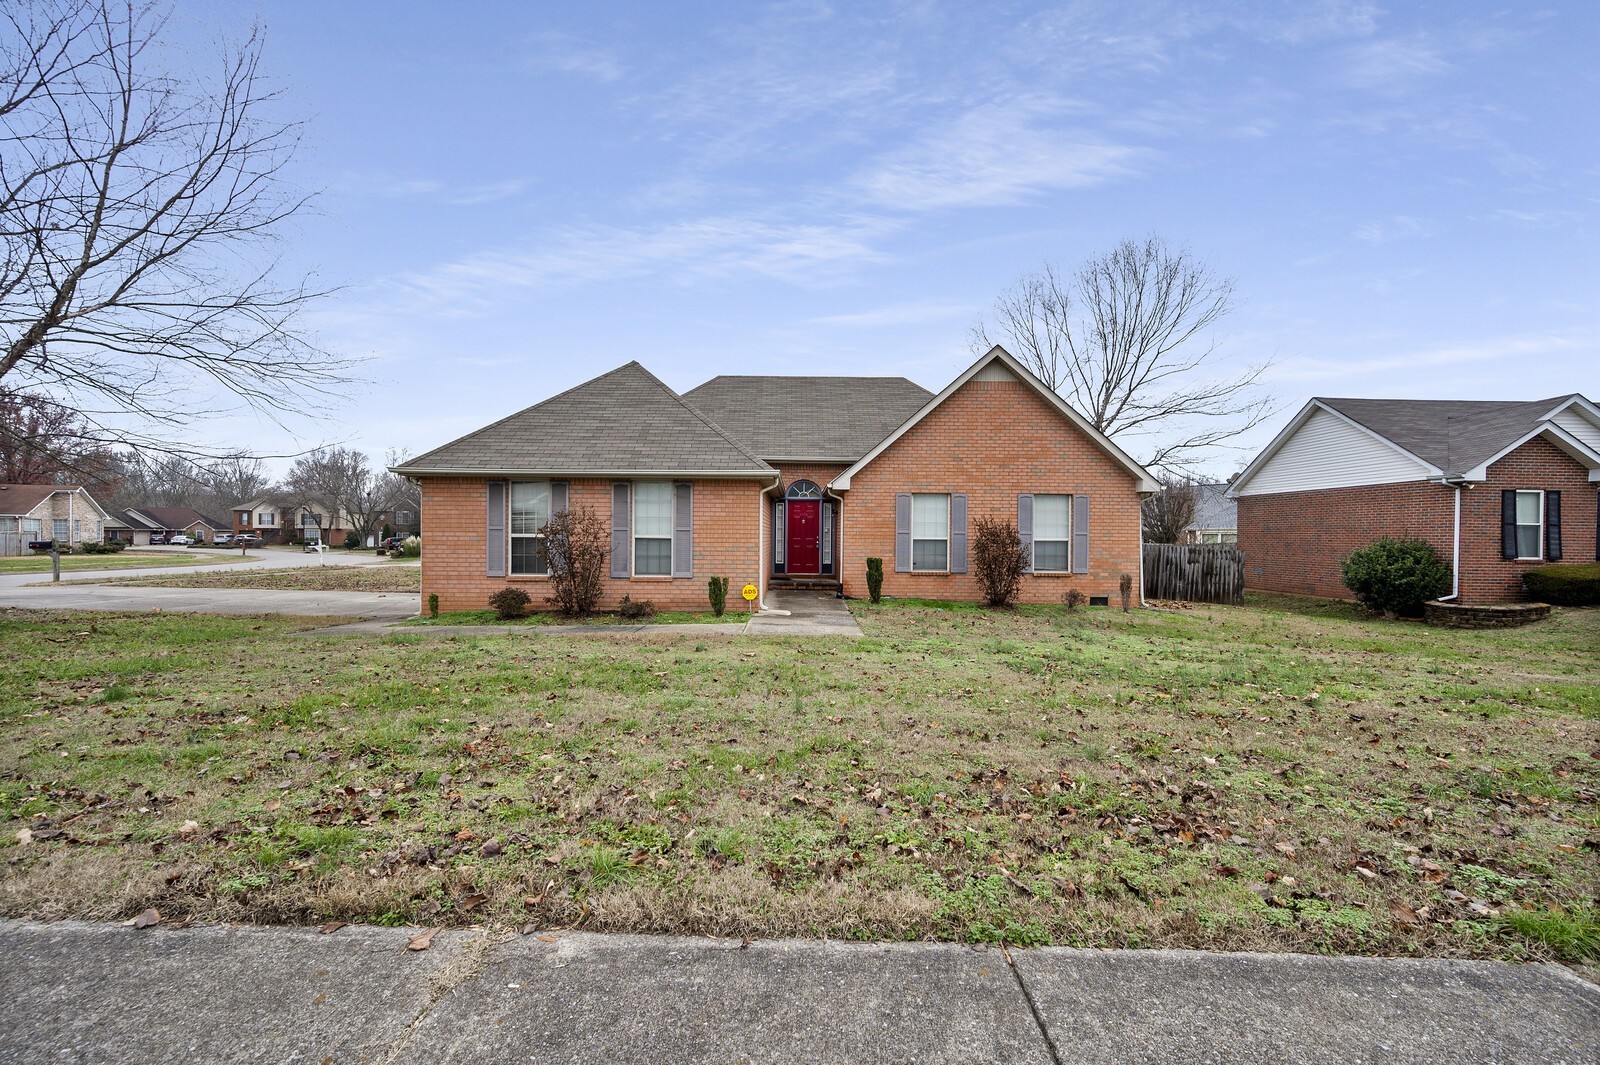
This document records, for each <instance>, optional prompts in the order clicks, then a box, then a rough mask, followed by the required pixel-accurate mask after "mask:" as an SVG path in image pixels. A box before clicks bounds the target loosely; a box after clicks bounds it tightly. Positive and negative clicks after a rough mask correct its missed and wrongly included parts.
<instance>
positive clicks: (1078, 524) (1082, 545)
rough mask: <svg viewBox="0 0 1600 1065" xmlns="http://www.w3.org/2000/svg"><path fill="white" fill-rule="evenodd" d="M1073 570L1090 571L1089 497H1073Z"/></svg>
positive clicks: (1075, 571)
mask: <svg viewBox="0 0 1600 1065" xmlns="http://www.w3.org/2000/svg"><path fill="white" fill-rule="evenodd" d="M1072 572H1074V573H1088V572H1089V497H1088V496H1083V495H1078V496H1073V497H1072Z"/></svg>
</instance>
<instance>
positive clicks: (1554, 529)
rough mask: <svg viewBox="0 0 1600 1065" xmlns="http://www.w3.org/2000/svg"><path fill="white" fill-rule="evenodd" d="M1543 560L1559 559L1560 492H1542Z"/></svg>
mask: <svg viewBox="0 0 1600 1065" xmlns="http://www.w3.org/2000/svg"><path fill="white" fill-rule="evenodd" d="M1544 560H1545V561H1546V562H1560V561H1561V493H1560V492H1546V493H1545V494H1544Z"/></svg>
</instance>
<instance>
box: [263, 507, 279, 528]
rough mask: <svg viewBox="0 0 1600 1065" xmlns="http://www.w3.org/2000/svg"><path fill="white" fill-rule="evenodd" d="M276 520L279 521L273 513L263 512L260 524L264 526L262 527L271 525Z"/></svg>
mask: <svg viewBox="0 0 1600 1065" xmlns="http://www.w3.org/2000/svg"><path fill="white" fill-rule="evenodd" d="M276 520H277V518H276V515H274V514H273V513H272V511H270V510H263V511H262V512H261V522H260V524H262V525H271V524H272V523H273V522H274V521H276Z"/></svg>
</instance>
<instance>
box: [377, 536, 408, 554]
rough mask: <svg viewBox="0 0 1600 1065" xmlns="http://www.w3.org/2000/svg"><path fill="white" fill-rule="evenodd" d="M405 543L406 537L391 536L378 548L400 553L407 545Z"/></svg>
mask: <svg viewBox="0 0 1600 1065" xmlns="http://www.w3.org/2000/svg"><path fill="white" fill-rule="evenodd" d="M405 542H406V538H405V537H404V536H390V537H386V538H385V539H384V541H383V542H382V543H381V544H379V545H378V546H379V547H381V548H383V549H384V550H385V551H398V550H400V548H401V547H402V546H403V545H404V544H405Z"/></svg>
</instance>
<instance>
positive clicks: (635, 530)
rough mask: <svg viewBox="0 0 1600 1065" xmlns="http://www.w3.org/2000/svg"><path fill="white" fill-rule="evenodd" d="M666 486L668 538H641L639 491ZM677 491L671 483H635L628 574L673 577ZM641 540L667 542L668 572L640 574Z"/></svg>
mask: <svg viewBox="0 0 1600 1065" xmlns="http://www.w3.org/2000/svg"><path fill="white" fill-rule="evenodd" d="M657 484H659V485H665V486H666V489H667V535H666V536H640V535H639V489H641V488H643V487H645V486H646V485H657ZM677 504H678V498H677V490H676V489H675V488H674V487H673V482H671V481H634V482H633V492H632V494H631V495H630V496H629V506H630V507H632V508H633V513H632V514H631V515H629V522H628V552H629V555H630V556H631V557H629V559H628V573H629V574H630V575H632V576H634V577H650V578H660V577H667V578H670V577H671V576H672V560H673V559H674V558H676V557H677V554H678V545H677V542H676V540H675V537H676V536H677V525H678V521H677V518H678V512H677ZM640 540H665V541H666V542H667V571H666V572H665V573H640V572H639V541H640Z"/></svg>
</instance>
